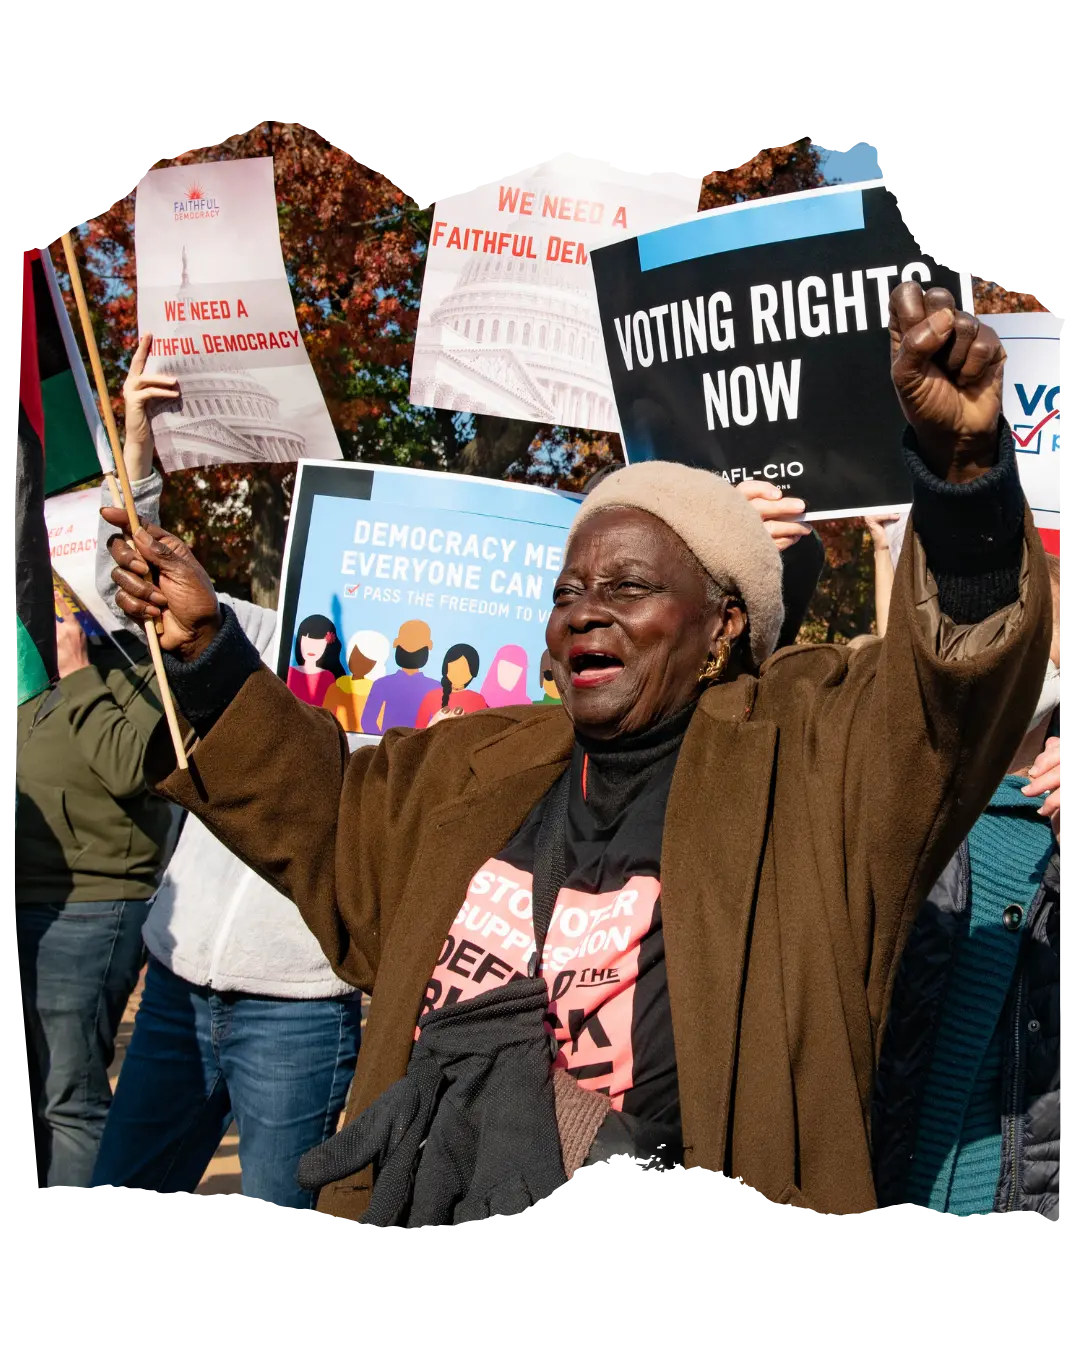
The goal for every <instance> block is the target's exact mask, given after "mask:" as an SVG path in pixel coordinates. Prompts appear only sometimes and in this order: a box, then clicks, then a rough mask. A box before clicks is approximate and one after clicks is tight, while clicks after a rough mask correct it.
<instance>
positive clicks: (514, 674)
mask: <svg viewBox="0 0 1080 1350" xmlns="http://www.w3.org/2000/svg"><path fill="white" fill-rule="evenodd" d="M528 669H529V658H528V657H527V656H526V655H525V648H524V647H518V646H517V645H516V644H514V643H509V644H508V645H507V646H505V647H500V648H499V650H498V651H497V652H496V653H495V660H494V661H492V663H491V668H490V669H489V670H488V673H487V674H486V675H485V676H484V683H483V685H482V686H481V688H480V693H481V695H482V697H483V699H484V702H485V703H486V704H487V706H488V707H489V708H507V707H509V706H510V704H512V703H528V701H529V694H528V678H527V673H528Z"/></svg>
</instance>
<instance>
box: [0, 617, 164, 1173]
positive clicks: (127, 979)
mask: <svg viewBox="0 0 1080 1350" xmlns="http://www.w3.org/2000/svg"><path fill="white" fill-rule="evenodd" d="M57 605H58V609H61V611H62V612H63V614H64V617H63V618H62V619H60V618H58V619H57V656H58V667H59V672H60V680H59V682H58V683H57V684H55V685H54V686H53V687H52V688H51V689H48V690H46V691H45V692H44V693H42V694H39V695H38V696H37V697H36V698H33V699H30V700H29V701H28V702H26V703H24V704H22V706H21V707H20V708H19V713H18V759H17V764H16V783H17V804H16V829H15V902H16V905H15V913H16V931H17V935H18V947H19V967H20V974H21V981H22V998H23V1022H24V1028H25V1032H26V1057H27V1065H28V1068H29V1074H30V1094H31V1101H32V1105H33V1112H34V1142H35V1147H36V1153H37V1169H38V1184H39V1185H42V1186H88V1185H89V1184H90V1174H91V1171H92V1169H93V1165H94V1159H95V1157H96V1155H97V1149H98V1143H99V1141H100V1139H101V1133H102V1130H103V1129H104V1126H105V1115H106V1112H107V1111H108V1108H109V1102H110V1100H111V1096H112V1093H111V1089H110V1087H109V1075H108V1070H109V1064H110V1062H111V1060H112V1056H113V1045H114V1041H115V1037H116V1031H117V1028H118V1026H119V1024H120V1018H121V1016H122V1015H123V1011H124V1007H125V1005H126V1004H127V1001H128V999H129V998H130V996H131V993H132V991H133V990H134V988H135V984H136V982H137V980H138V977H139V971H140V969H141V967H142V962H143V945H142V935H141V929H142V925H143V921H144V919H145V917H146V905H147V902H148V901H149V899H150V898H151V896H152V895H153V893H154V891H155V889H156V887H157V884H158V879H159V876H160V873H161V869H162V867H163V865H164V862H165V860H166V855H167V851H168V849H169V847H170V845H171V842H172V839H173V837H174V834H175V829H174V821H175V819H176V813H175V810H174V808H172V807H170V806H169V804H168V803H167V802H164V801H162V800H161V799H160V798H158V797H154V796H152V795H151V794H150V793H149V792H147V791H146V788H145V786H144V784H143V755H144V753H145V749H146V744H147V741H148V740H149V737H150V733H151V732H152V731H153V729H154V727H155V726H156V725H157V722H158V719H159V718H160V716H161V705H160V703H159V702H158V698H157V682H156V680H155V678H154V674H153V668H152V666H151V665H150V662H149V661H147V660H146V652H145V648H144V647H142V645H141V644H140V643H138V642H136V641H135V640H134V639H129V638H128V636H127V635H126V634H120V635H118V642H119V643H120V644H123V646H120V645H115V644H114V643H113V642H111V641H108V640H102V641H99V642H95V643H93V644H90V643H88V641H87V638H86V635H85V633H84V632H83V629H82V627H81V626H80V624H79V622H78V620H77V619H76V618H75V616H74V615H73V614H71V612H70V611H69V610H68V609H67V607H66V605H64V602H63V600H62V598H58V600H57Z"/></svg>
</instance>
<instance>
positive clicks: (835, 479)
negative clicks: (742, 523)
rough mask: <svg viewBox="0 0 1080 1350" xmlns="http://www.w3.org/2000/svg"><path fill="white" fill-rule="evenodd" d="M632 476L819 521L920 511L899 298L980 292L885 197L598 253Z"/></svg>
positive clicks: (727, 216) (856, 192)
mask: <svg viewBox="0 0 1080 1350" xmlns="http://www.w3.org/2000/svg"><path fill="white" fill-rule="evenodd" d="M593 270H594V274H595V277H596V290H597V299H598V302H599V307H600V315H601V319H602V323H603V332H604V342H605V345H606V349H607V357H608V366H609V368H610V371H611V379H612V384H613V386H614V390H615V399H616V402H617V404H618V409H619V419H620V421H621V424H622V436H623V445H624V448H625V450H626V453H627V456H628V458H629V459H630V460H631V462H633V461H635V460H644V459H677V460H680V461H681V462H683V463H687V464H692V465H694V466H696V467H699V468H707V469H713V470H716V471H718V472H721V473H722V474H723V475H724V477H726V478H728V479H729V480H730V481H731V482H739V481H741V480H743V479H746V478H760V479H763V480H766V481H769V482H772V483H775V484H776V485H777V486H778V487H780V488H781V489H783V491H784V492H785V493H787V494H790V495H794V496H799V497H801V498H803V500H804V501H806V503H807V504H808V508H809V509H808V512H807V517H808V518H809V519H818V518H827V517H834V516H848V515H862V514H865V513H867V512H871V513H872V512H877V511H881V512H884V511H889V510H891V509H894V508H895V507H896V506H897V505H899V504H903V503H905V502H908V501H910V500H911V491H910V485H909V481H908V475H907V471H906V469H905V468H904V464H903V460H902V457H901V454H900V438H901V435H902V432H903V427H904V421H903V416H902V414H901V412H900V408H899V405H898V403H897V399H896V394H895V392H894V391H893V387H892V383H891V381H890V378H889V338H888V318H889V293H890V291H891V290H892V289H893V287H894V286H896V285H897V284H898V283H899V282H900V281H907V280H916V281H919V282H921V283H922V284H923V285H924V286H946V287H948V289H949V290H951V291H952V293H953V295H954V296H955V297H956V299H957V301H958V302H959V303H960V304H961V305H963V306H964V307H965V308H967V309H970V308H971V303H972V302H971V284H970V278H969V277H967V276H964V275H961V274H958V273H956V272H953V271H950V270H948V269H947V268H944V267H941V266H939V265H938V264H937V263H936V262H934V260H933V259H932V258H929V257H926V256H925V255H924V254H922V253H920V251H919V248H918V245H917V244H916V243H915V241H914V239H912V237H911V235H910V234H909V232H908V230H907V228H906V227H905V225H904V222H903V220H902V219H901V216H900V212H899V209H898V207H897V204H896V199H895V197H893V195H892V194H891V193H890V192H888V191H887V190H886V188H884V187H883V186H881V184H880V183H877V182H875V183H872V184H865V183H864V184H851V185H844V186H842V187H834V188H818V189H816V190H814V191H811V192H798V193H791V194H790V195H788V196H783V197H773V198H768V199H766V200H764V201H755V202H745V203H742V204H740V205H738V206H728V207H723V208H721V209H719V210H716V211H707V212H703V213H702V214H701V215H699V216H697V217H695V218H694V219H693V220H690V221H686V222H684V223H683V224H680V225H675V226H672V227H670V228H668V229H664V230H659V231H655V232H653V233H650V234H643V235H641V236H640V237H639V238H637V239H627V240H622V241H620V242H619V243H616V244H609V245H607V246H606V247H603V248H599V249H597V250H596V251H595V252H594V254H593Z"/></svg>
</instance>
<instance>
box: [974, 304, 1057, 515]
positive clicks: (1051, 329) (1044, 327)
mask: <svg viewBox="0 0 1080 1350" xmlns="http://www.w3.org/2000/svg"><path fill="white" fill-rule="evenodd" d="M984 318H985V320H986V322H987V323H988V324H990V325H991V327H992V328H994V330H995V331H996V332H997V334H998V336H999V337H1000V338H1001V341H1002V343H1003V344H1004V346H1005V353H1006V356H1007V357H1008V360H1007V361H1006V362H1005V382H1004V386H1003V388H1002V410H1003V412H1004V414H1005V419H1006V421H1007V422H1008V423H1009V425H1010V426H1011V427H1012V433H1013V445H1014V448H1015V450H1016V463H1017V466H1018V468H1019V470H1020V481H1021V483H1023V485H1024V495H1025V496H1026V497H1027V499H1028V505H1029V506H1030V507H1031V513H1032V515H1033V516H1034V517H1035V524H1036V525H1037V526H1038V527H1039V528H1040V529H1043V530H1057V529H1060V521H1061V514H1060V513H1061V498H1060V482H1059V479H1060V462H1061V373H1060V372H1061V365H1060V361H1061V357H1060V354H1059V349H1060V336H1061V320H1060V319H1058V318H1056V317H1055V316H1054V315H1053V314H1042V313H1035V314H987V315H985V316H984Z"/></svg>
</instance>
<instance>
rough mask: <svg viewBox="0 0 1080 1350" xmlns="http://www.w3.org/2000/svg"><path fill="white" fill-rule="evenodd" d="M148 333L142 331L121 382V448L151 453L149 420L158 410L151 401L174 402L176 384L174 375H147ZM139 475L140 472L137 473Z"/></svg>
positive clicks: (178, 391) (176, 391) (177, 390)
mask: <svg viewBox="0 0 1080 1350" xmlns="http://www.w3.org/2000/svg"><path fill="white" fill-rule="evenodd" d="M153 341H154V336H153V334H152V333H144V334H143V336H142V338H141V339H140V341H139V345H138V347H136V349H135V354H134V356H133V357H132V358H131V365H130V366H129V367H128V373H127V379H126V380H125V381H124V449H125V452H127V451H128V448H129V447H131V448H132V449H134V448H136V447H138V448H139V449H140V450H143V449H145V451H146V452H147V453H152V451H153V447H154V433H153V430H152V428H151V425H150V419H151V418H152V417H153V416H154V414H155V413H156V412H158V411H160V409H159V408H158V407H155V404H160V403H162V402H171V401H175V400H176V399H178V398H179V397H180V385H179V383H178V381H177V379H176V376H175V375H158V374H153V375H148V374H147V373H146V359H147V357H148V356H149V355H150V348H151V346H152V344H153ZM138 476H139V477H142V476H143V475H141V474H140V475H138Z"/></svg>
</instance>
